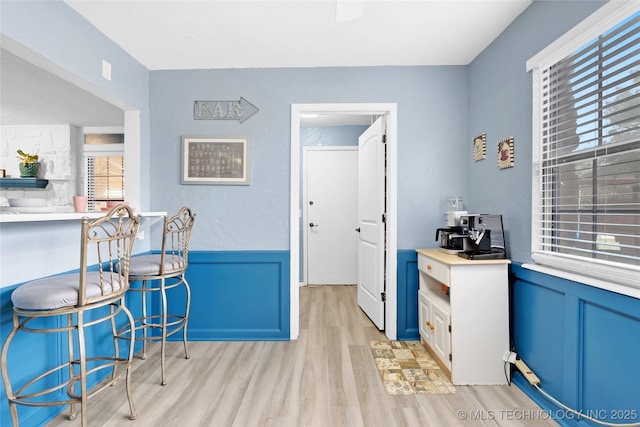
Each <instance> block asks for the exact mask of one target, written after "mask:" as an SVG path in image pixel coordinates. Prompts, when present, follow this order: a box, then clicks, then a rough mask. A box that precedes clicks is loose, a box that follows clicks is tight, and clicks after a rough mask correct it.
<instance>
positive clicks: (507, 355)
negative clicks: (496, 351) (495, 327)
mask: <svg viewBox="0 0 640 427" xmlns="http://www.w3.org/2000/svg"><path fill="white" fill-rule="evenodd" d="M517 358H518V355H517V354H516V353H515V352H513V351H508V350H507V351H505V352H504V356H502V360H504V361H505V362H509V363H516V359H517Z"/></svg>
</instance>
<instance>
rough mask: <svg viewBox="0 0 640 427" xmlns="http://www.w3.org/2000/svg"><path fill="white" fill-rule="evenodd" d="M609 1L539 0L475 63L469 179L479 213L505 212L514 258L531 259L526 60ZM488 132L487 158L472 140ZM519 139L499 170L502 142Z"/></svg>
mask: <svg viewBox="0 0 640 427" xmlns="http://www.w3.org/2000/svg"><path fill="white" fill-rule="evenodd" d="M604 3H605V2H603V1H591V0H589V1H534V2H533V3H532V4H531V6H529V7H528V8H527V9H526V10H525V11H524V12H523V13H522V14H520V16H519V17H518V18H517V19H516V20H515V21H514V22H513V23H512V24H511V25H510V26H509V27H507V28H506V29H505V30H504V31H503V32H502V34H501V35H500V36H499V37H498V38H497V39H496V40H495V41H494V42H493V43H492V44H491V45H490V46H489V47H487V48H486V49H485V50H484V51H483V52H482V53H481V54H480V55H478V57H476V58H475V59H474V61H473V62H472V63H471V64H470V65H469V121H468V123H467V129H468V134H467V138H466V142H467V144H466V148H467V150H466V154H465V156H464V162H465V164H466V174H465V175H466V179H467V182H468V188H469V193H468V194H469V197H468V198H467V199H465V202H467V201H468V205H469V206H472V207H473V210H474V211H476V212H490V213H501V214H502V215H503V221H504V227H505V238H506V243H507V250H508V253H509V257H510V258H511V259H513V260H516V261H522V262H529V261H530V260H531V254H530V252H531V115H532V106H531V104H532V100H531V73H528V72H527V71H526V69H525V63H526V61H527V60H528V59H529V58H530V57H532V56H533V55H535V54H536V53H538V52H539V51H541V50H542V49H544V48H545V47H546V46H547V45H549V44H550V43H551V42H553V41H554V40H555V39H557V38H558V37H559V36H561V35H562V34H564V33H565V32H567V31H569V30H570V29H571V28H572V27H574V26H575V25H576V24H578V23H579V22H580V21H582V20H583V19H584V18H586V17H587V16H589V15H590V14H591V13H593V12H595V11H596V10H597V9H598V8H599V7H600V6H602V4H604ZM482 132H485V133H486V134H487V158H486V159H485V160H481V161H477V162H474V161H473V156H472V154H471V153H472V151H471V141H472V139H473V137H474V136H475V135H479V134H480V133H482ZM509 136H513V137H514V138H515V165H514V167H513V168H508V169H502V170H499V169H498V165H497V142H498V141H499V140H500V139H502V138H506V137H509Z"/></svg>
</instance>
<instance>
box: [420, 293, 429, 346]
mask: <svg viewBox="0 0 640 427" xmlns="http://www.w3.org/2000/svg"><path fill="white" fill-rule="evenodd" d="M418 324H419V327H418V330H419V331H420V337H422V339H423V340H425V341H426V342H427V344H429V346H431V345H432V342H433V338H432V336H431V328H430V325H431V308H430V303H429V298H428V297H427V294H426V293H424V291H422V290H419V291H418Z"/></svg>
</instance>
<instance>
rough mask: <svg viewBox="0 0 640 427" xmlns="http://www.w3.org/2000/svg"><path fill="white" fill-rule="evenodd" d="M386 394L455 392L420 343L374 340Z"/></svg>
mask: <svg viewBox="0 0 640 427" xmlns="http://www.w3.org/2000/svg"><path fill="white" fill-rule="evenodd" d="M369 346H370V347H371V352H372V354H373V358H374V360H375V362H376V366H377V368H378V373H379V374H380V378H382V383H383V384H384V388H385V389H386V391H387V393H389V394H392V395H400V394H451V393H456V389H455V387H454V386H453V384H451V381H450V380H449V378H448V377H447V375H446V374H445V373H444V371H443V370H442V369H441V368H440V366H439V365H438V363H437V362H436V361H435V360H433V357H431V355H430V354H429V352H428V351H427V350H426V349H425V348H424V347H423V345H422V343H420V341H371V342H370V344H369Z"/></svg>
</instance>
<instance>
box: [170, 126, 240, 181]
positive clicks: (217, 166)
mask: <svg viewBox="0 0 640 427" xmlns="http://www.w3.org/2000/svg"><path fill="white" fill-rule="evenodd" d="M250 154H251V150H250V146H249V138H246V137H191V136H183V137H182V181H181V182H182V184H214V185H249V184H250V183H251V162H250V160H251V159H250V157H251V156H250Z"/></svg>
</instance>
